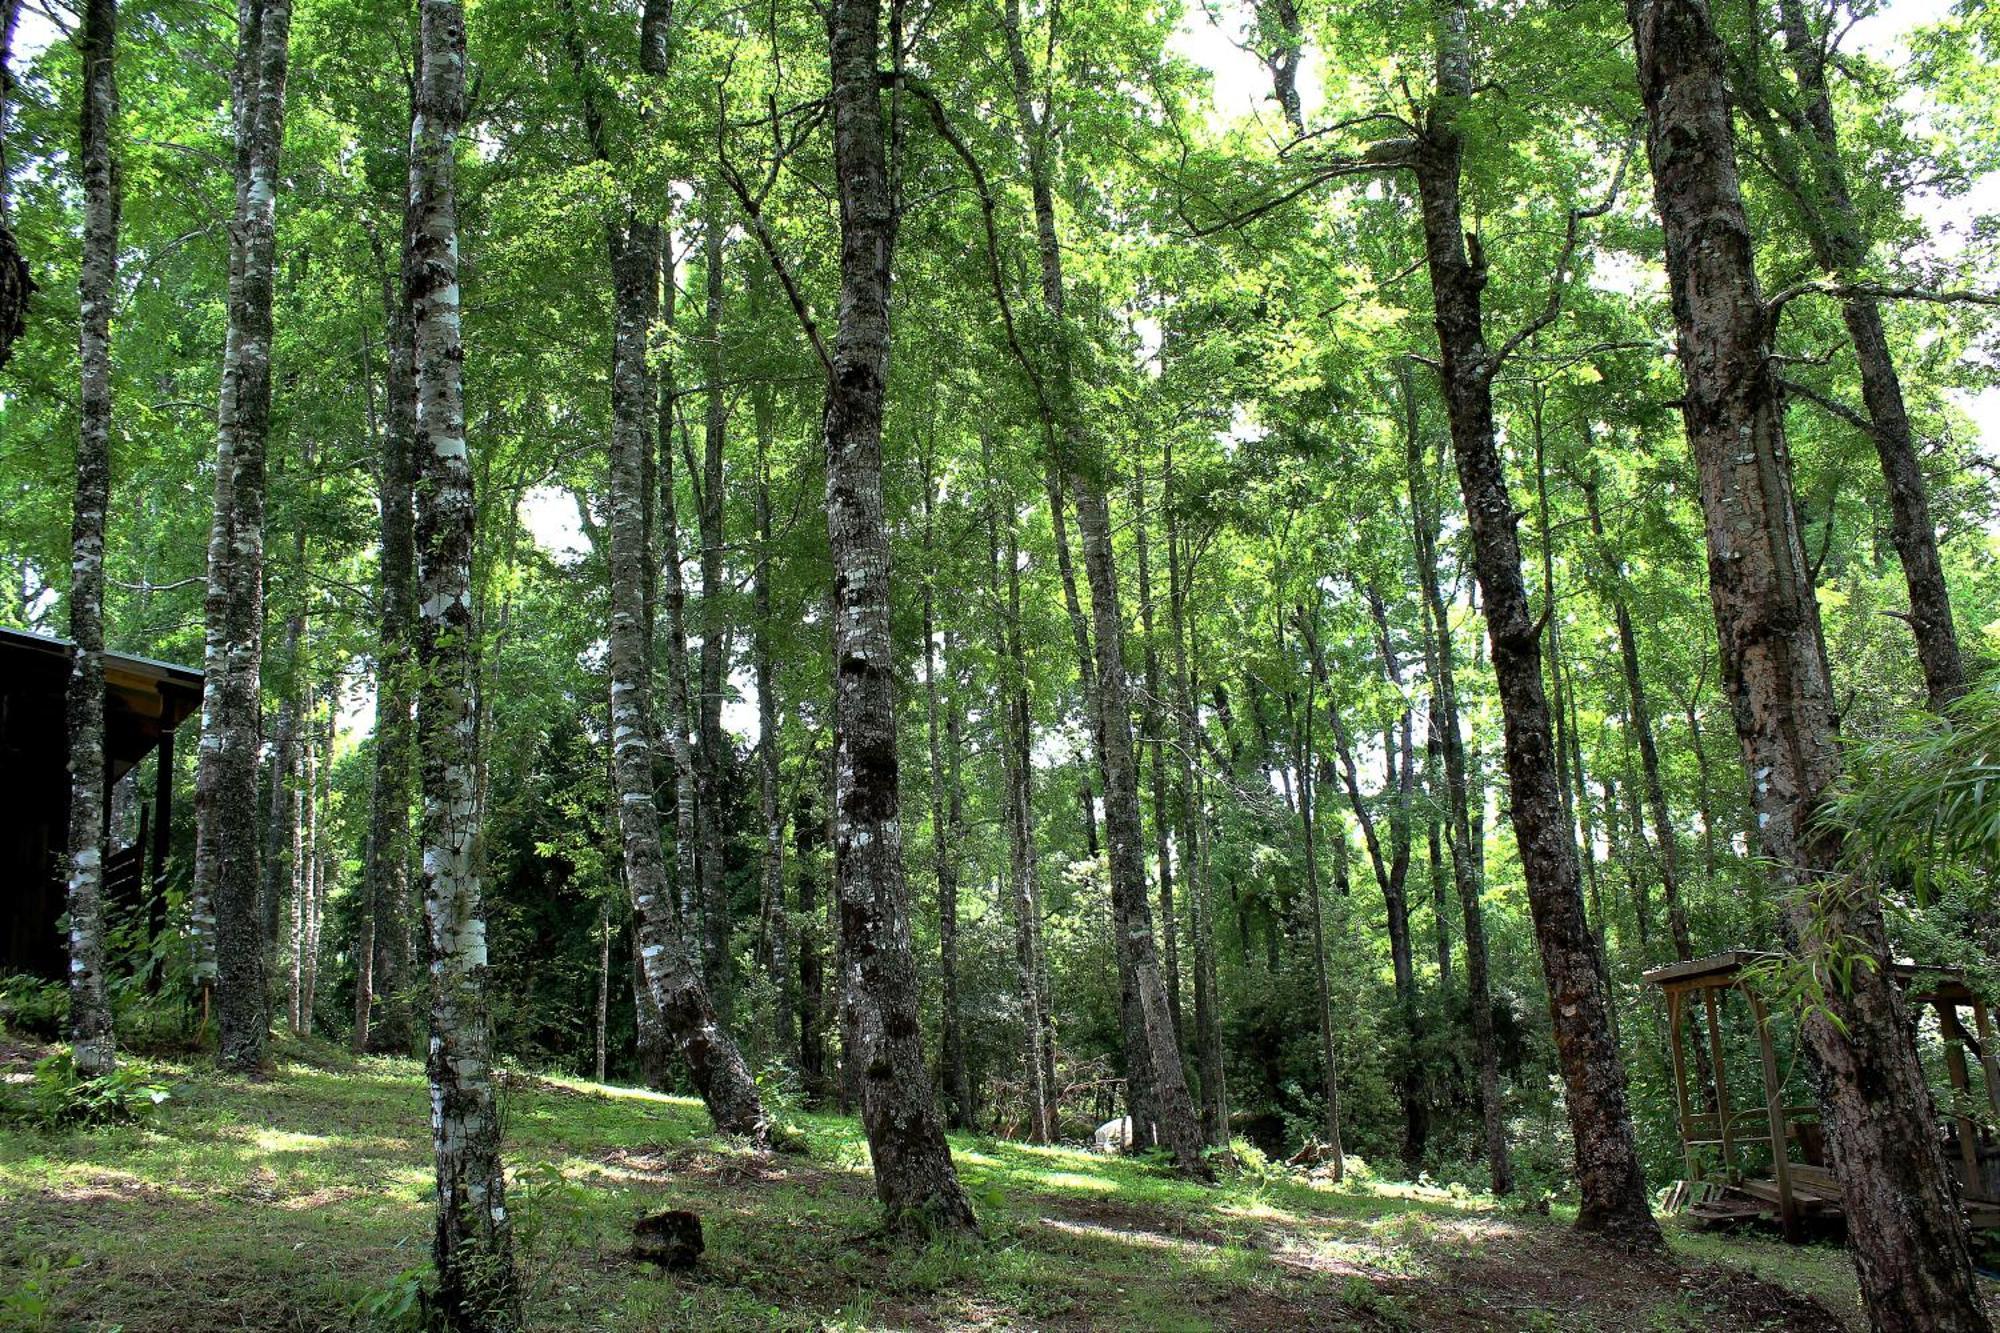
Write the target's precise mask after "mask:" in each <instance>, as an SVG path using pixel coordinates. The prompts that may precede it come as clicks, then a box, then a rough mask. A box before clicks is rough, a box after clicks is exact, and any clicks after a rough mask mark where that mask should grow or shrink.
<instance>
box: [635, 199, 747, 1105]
mask: <svg viewBox="0 0 2000 1333" xmlns="http://www.w3.org/2000/svg"><path fill="white" fill-rule="evenodd" d="M610 232H611V271H612V287H613V292H614V303H615V312H614V314H615V320H616V333H615V335H614V338H613V353H612V356H613V366H612V377H611V392H612V405H611V468H610V480H611V486H610V491H611V515H610V523H609V527H610V537H611V650H610V675H611V753H612V774H613V778H614V781H615V782H616V784H617V795H618V832H619V838H620V841H621V842H622V843H623V846H624V851H625V882H626V885H627V886H628V887H629V888H630V890H631V893H632V908H633V925H634V927H635V932H636V934H635V938H636V939H637V941H638V953H639V960H640V964H639V973H640V975H641V976H642V977H643V978H644V980H645V982H646V985H647V988H648V990H649V992H650V993H651V995H652V998H653V1001H654V1003H655V1004H656V1005H657V1006H658V1008H659V1012H660V1018H661V1021H662V1022H663V1023H664V1024H665V1026H666V1029H667V1033H668V1035H669V1036H670V1037H671V1038H672V1039H673V1042H674V1046H675V1049H676V1050H677V1051H679V1053H680V1056H681V1059H682V1060H683V1061H684V1062H685V1063H686V1065H687V1068H688V1074H689V1076H690V1078H692V1080H693V1082H694V1086H695V1090H696V1091H697V1092H698V1093H699V1094H700V1095H701V1099H702V1101H703V1103H704V1104H705V1105H707V1107H708V1112H709V1115H710V1116H711V1117H712V1118H713V1119H714V1121H715V1126H716V1128H717V1129H719V1130H721V1131H722V1132H724V1133H726V1134H742V1135H747V1136H748V1137H749V1138H750V1139H751V1140H752V1141H753V1142H758V1143H761V1142H762V1141H764V1139H766V1138H767V1137H768V1135H769V1132H770V1131H769V1121H768V1120H767V1118H766V1117H765V1115H764V1104H763V1101H762V1099H761V1098H760V1097H759V1096H758V1093H757V1082H756V1080H755V1079H754V1078H753V1077H752V1076H751V1073H750V1066H749V1064H748V1063H747V1062H746V1061H745V1060H744V1059H743V1054H742V1052H741V1051H739V1050H738V1049H737V1046H736V1043H735V1041H734V1040H732V1039H731V1038H730V1036H729V1034H728V1032H727V1031H726V1030H725V1029H724V1028H723V1026H722V1024H721V1022H720V1021H719V1020H718V1019H717V1017H716V1012H715V1006H714V1005H713V1003H711V1001H710V999H709V994H708V988H707V987H706V986H705V985H704V984H703V979H702V975H701V972H700V969H699V966H698V965H697V964H696V963H695V961H694V959H693V957H692V955H691V954H690V952H689V949H690V942H689V941H688V940H687V938H686V936H685V933H684V931H683V930H682V928H681V924H680V922H679V921H678V920H677V919H676V916H675V912H674V900H673V892H672V887H671V885H670V884H669V882H668V879H667V860H666V855H665V853H664V852H663V851H662V850H661V848H660V818H659V812H658V811H657V810H656V809H655V808H654V805H653V774H654V771H655V761H654V752H653V744H654V742H653V717H652V711H653V710H652V701H651V696H652V690H651V685H650V682H649V681H648V680H647V679H646V659H647V653H646V634H645V627H646V616H645V605H644V603H645V575H646V544H645V541H644V523H645V514H644V510H645V475H644V474H645V453H646V447H647V443H646V441H647V430H648V424H649V423H648V419H647V414H648V409H649V407H650V405H651V402H652V384H651V381H650V379H649V377H648V375H647V373H646V336H647V330H648V328H649V327H650V326H651V324H652V316H653V306H654V297H653V293H654V290H655V284H656V283H657V281H658V263H659V258H658V257H659V254H660V240H659V234H658V231H657V229H655V228H652V227H650V226H647V225H645V224H641V223H634V224H632V225H631V226H630V227H629V229H625V230H622V231H621V230H620V229H619V228H617V227H616V226H614V227H612V228H611V229H610Z"/></svg>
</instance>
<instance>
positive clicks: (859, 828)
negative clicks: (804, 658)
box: [825, 0, 978, 1231]
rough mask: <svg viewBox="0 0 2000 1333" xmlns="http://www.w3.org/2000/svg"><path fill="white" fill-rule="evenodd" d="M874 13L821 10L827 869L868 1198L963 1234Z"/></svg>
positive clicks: (839, 3)
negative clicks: (919, 933)
mask: <svg viewBox="0 0 2000 1333" xmlns="http://www.w3.org/2000/svg"><path fill="white" fill-rule="evenodd" d="M881 20H882V7H881V0H832V3H831V5H830V7H829V9H828V14H827V31H828V39H829V42H828V44H829V49H830V57H831V65H832V88H831V92H830V94H829V99H828V100H829V103H830V106H831V110H832V114H833V139H834V167H835V176H836V178H837V179H838V181H839V190H840V323H839V330H838V333H837V334H836V337H835V341H834V347H833V352H832V365H831V367H830V371H831V374H830V378H829V379H828V382H827V393H826V416H825V438H826V514H827V536H828V539H829V542H830V544H831V546H832V557H833V601H834V606H833V612H834V614H833V625H834V727H835V754H836V766H835V780H834V829H835V832H834V870H835V882H836V885H837V888H838V893H839V898H840V935H841V940H842V942H843V944H844V945H845V948H846V958H845V960H844V966H843V968H842V970H841V976H842V992H843V994H842V1002H841V1021H842V1027H843V1029H844V1034H845V1036H846V1039H847V1051H848V1057H849V1061H850V1062H851V1063H852V1065H853V1066H854V1067H855V1068H856V1069H857V1071H858V1072H859V1074H860V1082H861V1089H862V1095H861V1102H862V1121H863V1124H864V1126H865V1128H866V1129H867V1131H868V1147H869V1152H870V1155H871V1157H872V1158H873V1160H874V1166H875V1192H876V1195H877V1196H878V1197H879V1198H880V1199H881V1201H882V1206H883V1208H884V1210H885V1211H886V1212H887V1214H888V1222H889V1225H890V1226H891V1227H909V1228H916V1229H920V1230H930V1229H936V1230H943V1231H965V1230H973V1229H976V1227H977V1226H978V1223H977V1221H976V1220H975V1219H974V1217H973V1214H972V1204H971V1202H970V1201H969V1200H968V1199H967V1198H966V1196H965V1191H964V1190H963V1189H962V1188H960V1186H959V1183H958V1173H957V1171H956V1170H955V1169H954V1168H953V1166H952V1160H951V1148H950V1146H949V1145H948V1144H947V1143H946V1142H945V1137H944V1131H943V1128H942V1126H941V1125H940V1124H939V1123H938V1118H937V1109H936V1107H935V1106H934V1104H933V1102H932V1099H931V1090H930V1074H929V1070H928V1069H927V1068H926V1067H925V1062H924V1047H923V1025H922V1023H921V1022H920V1020H919V1017H918V1013H917V975H916V963H915V959H914V958H913V957H912V954H911V947H910V920H909V893H908V889H907V886H906V885H905V883H904V880H903V848H902V842H903V832H902V823H901V818H900V816H901V809H900V805H901V797H900V791H899V788H900V786H901V778H900V774H899V772H898V766H897V753H896V697H895V694H896V691H895V686H896V674H895V673H896V661H895V651H894V645H893V643H892V642H891V638H890V615H889V610H890V600H889V534H888V525H887V523H886V521H885V519H884V515H883V508H882V406H883V398H884V396H885V393H886V390H887V388H888V379H889V273H890V257H891V254H892V252H893V250H894V247H895V240H896V223H897V215H896V201H895V199H894V197H893V193H892V187H891V185H890V180H889V171H888V161H887V156H888V155H887V146H886V143H885V133H884V127H883V119H882V91H881V87H882V81H881V77H880V73H879V70H880V57H881V33H880V28H881ZM893 54H894V55H895V58H896V59H898V60H900V53H893Z"/></svg>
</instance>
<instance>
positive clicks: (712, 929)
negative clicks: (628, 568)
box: [689, 182, 732, 1011]
mask: <svg viewBox="0 0 2000 1333" xmlns="http://www.w3.org/2000/svg"><path fill="white" fill-rule="evenodd" d="M707 193H708V200H707V214H706V216H705V217H704V219H703V222H702V229H703V239H702V253H703V255H704V257H705V259H706V267H707V275H706V279H707V280H706V287H707V331H706V336H705V340H704V347H703V352H704V365H703V371H704V373H705V374H706V376H707V378H708V393H707V395H706V397H707V416H706V419H705V421H704V423H703V428H702V466H701V476H700V479H699V480H700V483H701V484H700V485H699V486H698V487H696V488H695V499H696V502H697V511H698V518H699V520H700V529H701V697H700V701H699V703H700V707H699V709H698V711H697V716H698V720H699V726H700V739H701V743H700V746H699V748H698V749H697V750H696V751H695V758H696V760H697V767H696V769H695V782H696V785H697V790H696V793H695V801H696V807H695V808H696V810H697V811H698V814H699V819H700V833H701V923H702V967H703V975H704V977H705V978H706V979H707V982H708V988H709V992H710V994H711V995H713V996H714V998H715V1001H716V1004H717V1006H718V1007H719V1008H721V1009H722V1010H724V1011H726V1010H727V1009H728V1001H729V989H730V978H731V972H732V969H731V960H730V956H729V936H730V925H731V922H730V919H729V918H730V913H729V898H728V888H727V883H726V881H725V880H724V878H723V871H724V870H725V869H726V866H725V864H724V863H725V861H726V860H727V857H728V839H727V837H726V834H727V832H728V829H727V824H726V821H725V819H724V816H723V808H722V807H723V801H722V792H723V783H724V781H725V774H726V770H727V767H728V763H729V757H730V756H729V748H728V747H729V742H728V740H727V738H726V737H725V736H724V735H723V731H722V687H723V670H724V667H725V666H726V665H727V662H726V659H727V656H728V652H727V649H728V641H729V621H728V617H727V613H726V610H725V608H724V606H723V597H722V589H723V568H722V542H723V532H722V486H723V481H722V454H723V446H724V444H725V443H726V442H727V440H728V438H729V400H728V397H727V395H726V389H725V386H724V384H723V360H722V315H723V298H724V294H725V288H724V276H725V274H724V267H723V266H724V258H725V256H724V247H723V240H724V223H723V219H722V187H721V185H720V183H719V182H711V183H710V185H709V188H708V192H707ZM689 467H690V468H692V467H693V464H692V463H690V464H689ZM690 480H693V478H690Z"/></svg>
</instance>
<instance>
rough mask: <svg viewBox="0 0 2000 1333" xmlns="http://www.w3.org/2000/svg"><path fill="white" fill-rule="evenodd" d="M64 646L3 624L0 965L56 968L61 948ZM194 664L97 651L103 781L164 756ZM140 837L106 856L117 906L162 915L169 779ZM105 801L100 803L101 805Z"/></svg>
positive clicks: (146, 812)
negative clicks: (152, 756) (99, 654)
mask: <svg viewBox="0 0 2000 1333" xmlns="http://www.w3.org/2000/svg"><path fill="white" fill-rule="evenodd" d="M73 656H74V652H73V648H72V645H71V644H70V643H69V642H68V641H66V640H63V639H51V638H45V637H44V636H42V635H39V634H28V633H25V632H23V631H21V630H14V629H4V628H0V809H4V810H5V812H6V813H5V815H4V817H0V830H4V833H0V902H3V903H4V911H0V921H4V924H0V971H10V972H28V973H33V974H35V975H38V976H44V977H50V978H61V977H64V976H67V975H68V966H69V957H68V949H67V947H66V945H65V942H64V940H63V938H62V936H61V935H60V933H58V931H57V929H56V922H57V920H58V919H59V918H60V917H61V916H62V914H63V911H64V897H65V893H66V888H65V883H66V882H65V878H64V874H63V866H62V862H63V856H64V852H65V848H66V846H67V844H68V840H69V786H70V784H69V726H68V722H67V717H68V710H67V704H66V696H67V694H68V692H69V675H70V664H71V660H72V658H73ZM201 680H202V678H201V672H199V671H195V670H191V669H190V668H188V667H181V666H174V665H172V664H170V663H167V662H155V661H153V660H151V659H150V658H144V657H130V656H127V655H126V654H124V653H106V654H105V655H104V759H105V780H106V787H107V794H108V789H109V787H110V785H111V784H115V783H116V782H117V781H118V780H119V779H120V778H122V777H124V776H125V774H126V773H128V772H130V771H131V769H132V768H133V767H134V766H135V765H137V764H138V763H139V761H140V760H142V759H144V758H145V757H146V756H147V755H149V754H151V753H153V752H154V750H156V749H157V750H158V751H159V753H160V759H161V762H162V764H163V765H165V766H167V768H168V769H169V770H170V769H171V765H172V762H173V741H174V732H175V729H176V728H178V727H179V726H180V725H181V723H182V722H184V721H186V720H187V718H188V717H189V716H190V715H192V714H193V713H194V712H195V711H196V710H197V709H199V708H200V707H201ZM156 785H157V790H156V792H155V794H154V800H153V803H152V804H151V805H150V806H148V807H142V808H141V810H140V818H139V837H138V839H137V841H136V842H135V843H134V844H133V845H132V846H131V847H128V848H125V849H123V850H122V851H120V852H118V853H116V854H114V855H112V856H111V857H109V858H108V859H107V860H106V862H105V871H104V874H105V893H106V899H107V902H108V903H109V904H110V906H111V907H112V908H113V909H114V910H118V909H123V910H127V911H141V910H143V911H144V913H145V914H146V919H147V921H148V923H149V926H150V928H151V929H153V930H157V929H159V928H160V927H161V926H163V925H164V924H165V908H166V903H165V900H164V898H163V897H162V896H161V895H162V890H163V888H164V884H165V879H164V876H165V867H166V856H167V831H168V827H169V823H170V817H171V815H172V800H173V783H171V782H161V783H158V784H156ZM110 805H111V803H110V801H109V800H108V799H107V800H106V802H105V808H106V811H107V812H108V811H109V809H110Z"/></svg>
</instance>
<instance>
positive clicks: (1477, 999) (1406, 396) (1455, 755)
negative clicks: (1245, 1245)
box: [1402, 366, 1514, 1194]
mask: <svg viewBox="0 0 2000 1333" xmlns="http://www.w3.org/2000/svg"><path fill="white" fill-rule="evenodd" d="M1402 390H1403V406H1404V442H1405V447H1406V451H1407V458H1406V463H1407V466H1408V470H1409V485H1410V512H1411V516H1412V518H1413V519H1414V524H1413V529H1414V532H1415V536H1416V542H1415V546H1416V553H1417V576H1418V581H1419V582H1420V583H1421V584H1422V590H1423V595H1424V637H1425V640H1426V643H1427V650H1428V655H1429V657H1430V662H1429V675H1430V678H1431V679H1432V681H1434V682H1435V688H1434V689H1433V690H1432V691H1431V716H1430V734H1431V735H1432V736H1433V737H1435V738H1436V744H1437V747H1438V752H1439V758H1440V759H1441V760H1442V761H1443V765H1444V776H1445V794H1446V802H1445V815H1446V820H1447V824H1446V829H1447V832H1448V835H1449V841H1450V846H1451V871H1452V882H1453V885H1454V887H1455V888H1456V889H1457V891H1458V907H1459V916H1460V919H1461V922H1462V926H1461V928H1462V929H1463V931H1464V933H1465V992H1466V1009H1467V1012H1468V1014H1469V1016H1470V1018H1471V1021H1472V1043H1473V1048H1474V1051H1475V1052H1476V1054H1477V1057H1478V1060H1479V1105H1480V1114H1481V1117H1482V1118H1483V1120H1484V1122H1485V1129H1486V1166H1487V1172H1488V1174H1489V1175H1490V1177H1491V1180H1492V1186H1493V1192H1494V1193H1495V1194H1509V1193H1511V1192H1512V1191H1513V1188H1514V1164H1513V1161H1512V1159H1511V1157H1510V1156H1509V1154H1508V1150H1507V1116H1506V1108H1505V1107H1504V1106H1503V1105H1502V1104H1501V1097H1500V1059H1499V1052H1498V1050H1497V1048H1496V1043H1495V1041H1494V1034H1493V992H1492V985H1491V982H1490V980H1489V977H1488V973H1487V953H1486V914H1485V910H1484V909H1483V908H1482V907H1481V905H1480V898H1481V896H1482V895H1483V893H1484V892H1485V886H1484V884H1483V883H1482V879H1483V876H1482V874H1481V872H1480V864H1479V858H1478V856H1477V855H1476V854H1475V853H1474V851H1473V850H1472V849H1473V844H1474V841H1475V838H1474V827H1475V826H1474V825H1473V823H1472V819H1471V814H1470V810H1469V806H1470V803H1471V796H1470V792H1469V790H1468V788H1469V786H1470V784H1469V782H1468V780H1467V774H1466V768H1467V764H1466V757H1465V740H1464V737H1463V735H1462V733H1461V732H1460V730H1459V719H1458V682H1457V668H1456V665H1455V663H1454V660H1453V659H1454V657H1455V656H1456V654H1455V652H1454V649H1453V646H1452V639H1451V614H1450V608H1449V607H1448V606H1447V605H1446V603H1445V599H1444V592H1443V590H1442V589H1441V588H1440V587H1439V586H1438V562H1437V540H1438V534H1439V532H1440V530H1441V529H1442V527H1443V512H1442V506H1441V504H1433V503H1432V501H1431V499H1430V494H1431V492H1432V489H1433V488H1432V487H1431V486H1430V485H1429V484H1428V482H1427V480H1426V478H1425V475H1424V472H1425V467H1424V450H1423V438H1422V434H1421V431H1420V430H1419V418H1418V403H1417V397H1416V385H1415V384H1414V382H1413V381H1412V377H1411V375H1410V373H1409V369H1408V367H1407V366H1405V367H1404V370H1403V376H1402Z"/></svg>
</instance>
